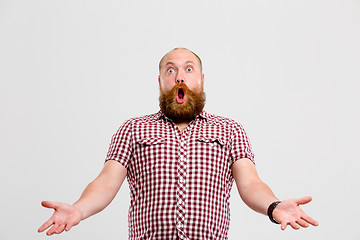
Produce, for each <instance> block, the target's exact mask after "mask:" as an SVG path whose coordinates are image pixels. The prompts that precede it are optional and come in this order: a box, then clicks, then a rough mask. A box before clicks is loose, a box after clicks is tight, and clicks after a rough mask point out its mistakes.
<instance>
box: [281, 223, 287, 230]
mask: <svg viewBox="0 0 360 240" xmlns="http://www.w3.org/2000/svg"><path fill="white" fill-rule="evenodd" d="M286 226H287V223H286V222H285V221H284V222H282V223H281V230H283V231H284V230H285V229H286Z"/></svg>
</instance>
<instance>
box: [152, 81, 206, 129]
mask: <svg viewBox="0 0 360 240" xmlns="http://www.w3.org/2000/svg"><path fill="white" fill-rule="evenodd" d="M179 88H182V89H183V91H184V93H185V95H186V96H187V101H185V102H184V103H181V104H180V103H178V102H177V101H176V95H177V91H178V89H179ZM205 100H206V96H205V93H204V91H203V88H201V89H200V90H198V91H193V90H191V89H189V87H188V86H187V85H186V84H185V83H179V84H176V85H175V86H174V87H173V88H172V89H170V90H169V91H164V90H163V89H162V88H161V86H160V96H159V106H160V109H161V111H162V112H163V113H164V114H165V115H166V116H167V117H168V118H170V119H171V120H173V121H174V122H175V123H179V122H190V121H191V120H193V119H195V117H196V116H197V115H199V114H200V113H201V111H202V110H203V108H204V105H205Z"/></svg>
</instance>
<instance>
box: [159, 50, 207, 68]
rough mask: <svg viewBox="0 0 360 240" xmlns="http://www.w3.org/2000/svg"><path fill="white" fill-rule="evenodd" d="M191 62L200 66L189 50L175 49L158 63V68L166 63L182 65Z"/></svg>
mask: <svg viewBox="0 0 360 240" xmlns="http://www.w3.org/2000/svg"><path fill="white" fill-rule="evenodd" d="M188 62H192V63H194V64H197V65H200V61H199V59H198V58H197V57H196V56H195V55H194V54H193V53H192V52H191V51H189V50H186V49H176V50H173V51H171V52H169V53H167V54H166V55H165V56H164V57H163V59H162V60H161V62H160V68H162V67H163V66H165V65H166V64H168V63H173V64H184V63H188Z"/></svg>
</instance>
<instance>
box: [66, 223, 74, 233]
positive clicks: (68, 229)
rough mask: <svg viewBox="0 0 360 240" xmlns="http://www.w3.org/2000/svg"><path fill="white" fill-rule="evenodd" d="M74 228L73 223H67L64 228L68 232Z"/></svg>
mask: <svg viewBox="0 0 360 240" xmlns="http://www.w3.org/2000/svg"><path fill="white" fill-rule="evenodd" d="M73 226H74V224H73V223H68V224H67V225H66V227H65V231H70V229H71V228H72V227H73Z"/></svg>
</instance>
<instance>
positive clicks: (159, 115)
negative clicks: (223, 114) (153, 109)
mask: <svg viewBox="0 0 360 240" xmlns="http://www.w3.org/2000/svg"><path fill="white" fill-rule="evenodd" d="M156 115H157V116H156V119H157V120H160V119H169V118H168V117H166V116H165V114H163V113H162V111H161V110H159V111H158V112H157V114H156ZM196 118H202V119H205V120H206V121H207V120H208V118H209V114H208V113H207V112H206V111H205V110H202V111H201V113H200V114H199V115H198V116H197V117H196Z"/></svg>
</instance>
